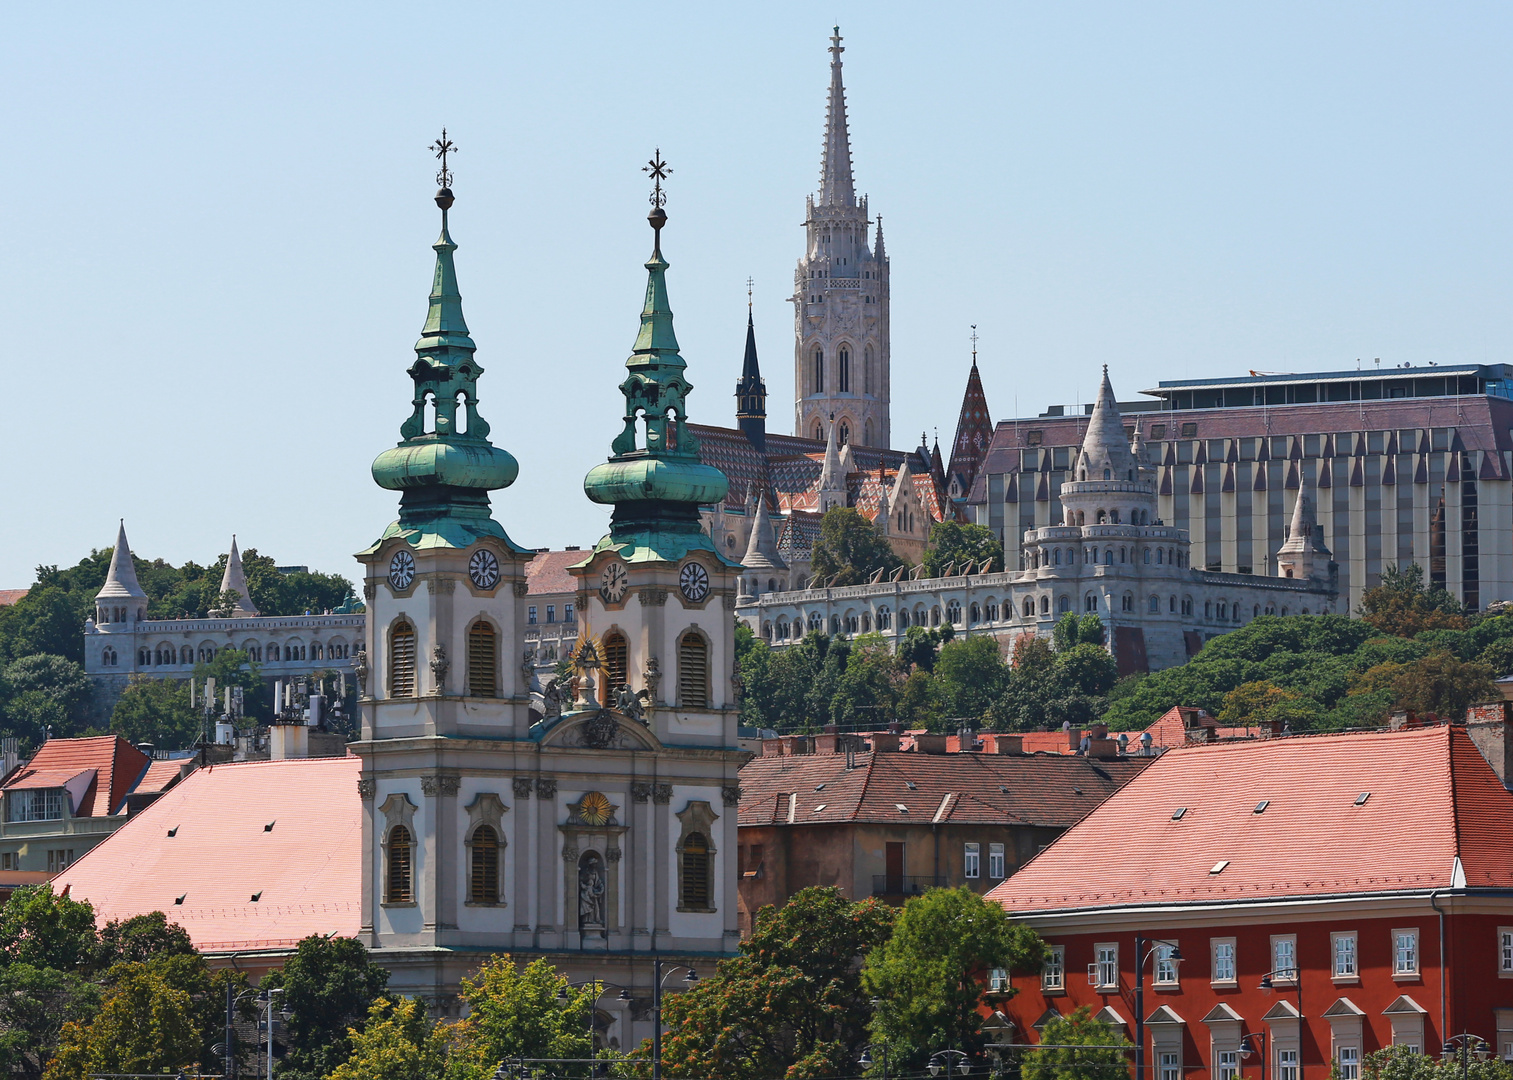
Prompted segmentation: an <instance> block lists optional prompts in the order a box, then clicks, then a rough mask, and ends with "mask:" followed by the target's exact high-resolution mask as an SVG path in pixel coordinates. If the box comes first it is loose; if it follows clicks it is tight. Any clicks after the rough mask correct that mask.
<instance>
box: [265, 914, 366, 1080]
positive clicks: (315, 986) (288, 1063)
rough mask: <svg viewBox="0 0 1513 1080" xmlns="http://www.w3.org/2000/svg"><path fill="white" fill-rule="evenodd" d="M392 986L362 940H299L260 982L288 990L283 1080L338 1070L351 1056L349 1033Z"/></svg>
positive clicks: (320, 1077)
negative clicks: (278, 967)
mask: <svg viewBox="0 0 1513 1080" xmlns="http://www.w3.org/2000/svg"><path fill="white" fill-rule="evenodd" d="M388 984H389V973H388V971H386V970H385V969H384V968H381V967H379V966H378V965H376V964H374V963H372V962H371V961H370V960H369V958H368V950H367V949H365V948H364V947H363V945H362V942H360V941H356V940H354V939H352V938H324V937H321V936H319V935H312V936H310V937H307V938H305V939H304V940H303V941H301V942H300V943H299V945H298V946H297V947H296V948H295V951H294V955H293V956H291V957H290V958H289V960H288V962H287V963H286V964H285V965H284V967H283V970H281V971H274V972H270V973H269V974H268V976H267V978H265V979H264V980H263V983H262V985H263V986H264V987H266V988H267V989H270V990H272V989H282V990H283V991H284V994H283V1007H284V1009H285V1010H286V1011H287V1012H288V1013H289V1021H288V1023H287V1025H286V1026H285V1028H284V1032H285V1046H286V1047H287V1048H288V1049H287V1052H286V1053H285V1055H284V1060H283V1062H282V1063H280V1065H279V1068H278V1076H279V1077H280V1078H281V1080H325V1078H326V1077H327V1076H329V1075H330V1074H331V1073H332V1072H334V1071H335V1070H336V1069H337V1068H338V1067H339V1066H340V1065H341V1064H342V1063H343V1062H345V1061H346V1060H347V1057H348V1055H349V1054H350V1053H351V1049H352V1044H351V1039H350V1037H349V1035H348V1031H349V1029H351V1028H354V1027H358V1026H360V1025H361V1023H362V1022H363V1019H364V1018H365V1017H366V1016H367V1015H368V1011H369V1009H370V1007H371V1006H372V1004H373V1001H374V999H375V998H378V997H379V996H381V995H382V994H383V993H384V989H385V987H387V986H388Z"/></svg>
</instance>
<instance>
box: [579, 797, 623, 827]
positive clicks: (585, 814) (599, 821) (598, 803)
mask: <svg viewBox="0 0 1513 1080" xmlns="http://www.w3.org/2000/svg"><path fill="white" fill-rule="evenodd" d="M613 810H614V807H612V806H611V805H610V803H609V796H608V795H605V794H604V793H603V792H602V791H590V792H589V793H588V794H587V795H585V796H583V799H582V801H581V802H579V803H578V816H579V817H580V818H582V819H583V821H584V822H585V823H586V824H588V825H606V824H608V823H609V819H610V815H611V814H612V812H613Z"/></svg>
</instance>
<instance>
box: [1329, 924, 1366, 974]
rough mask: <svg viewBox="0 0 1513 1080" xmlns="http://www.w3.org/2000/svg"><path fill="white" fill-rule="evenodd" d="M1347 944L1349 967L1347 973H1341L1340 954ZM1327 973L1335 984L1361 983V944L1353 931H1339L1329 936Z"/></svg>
mask: <svg viewBox="0 0 1513 1080" xmlns="http://www.w3.org/2000/svg"><path fill="white" fill-rule="evenodd" d="M1347 943H1348V956H1349V960H1350V967H1349V970H1348V971H1343V970H1341V968H1340V954H1341V952H1342V951H1344V950H1345V947H1346V946H1347ZM1329 973H1330V976H1331V977H1332V978H1333V979H1334V981H1335V982H1337V983H1358V982H1360V981H1361V942H1360V938H1359V937H1358V936H1357V935H1356V932H1355V931H1354V930H1341V931H1338V932H1337V933H1333V934H1330V935H1329Z"/></svg>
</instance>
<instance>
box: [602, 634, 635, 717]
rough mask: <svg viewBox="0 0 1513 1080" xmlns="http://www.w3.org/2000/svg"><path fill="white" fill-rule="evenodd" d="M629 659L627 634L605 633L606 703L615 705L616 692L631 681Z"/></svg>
mask: <svg viewBox="0 0 1513 1080" xmlns="http://www.w3.org/2000/svg"><path fill="white" fill-rule="evenodd" d="M629 670H630V668H629V660H628V657H627V654H626V647H625V635H624V634H621V633H609V634H605V635H604V680H603V682H604V703H605V704H606V705H613V704H614V702H615V693H616V691H618V690H619V689H620V687H622V686H624V685H626V683H627V682H628V681H629V679H628V678H627V672H628V671H629Z"/></svg>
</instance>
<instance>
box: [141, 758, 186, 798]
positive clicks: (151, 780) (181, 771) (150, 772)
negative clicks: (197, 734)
mask: <svg viewBox="0 0 1513 1080" xmlns="http://www.w3.org/2000/svg"><path fill="white" fill-rule="evenodd" d="M193 767H194V760H193V759H192V758H188V759H186V758H173V759H170V760H165V761H154V762H153V763H152V764H151V765H149V766H147V772H146V773H144V774H143V775H142V780H141V782H140V783H138V784H137V786H136V787H135V788H133V789H132V791H133V792H134V793H137V794H140V793H143V792H151V791H166V790H167V789H168V788H170V787H172V786H173V785H174V784H176V783H177V782H178V781H179V778H180V777H181V776H184V775H187V774H186V770H188V769H192V768H193Z"/></svg>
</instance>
